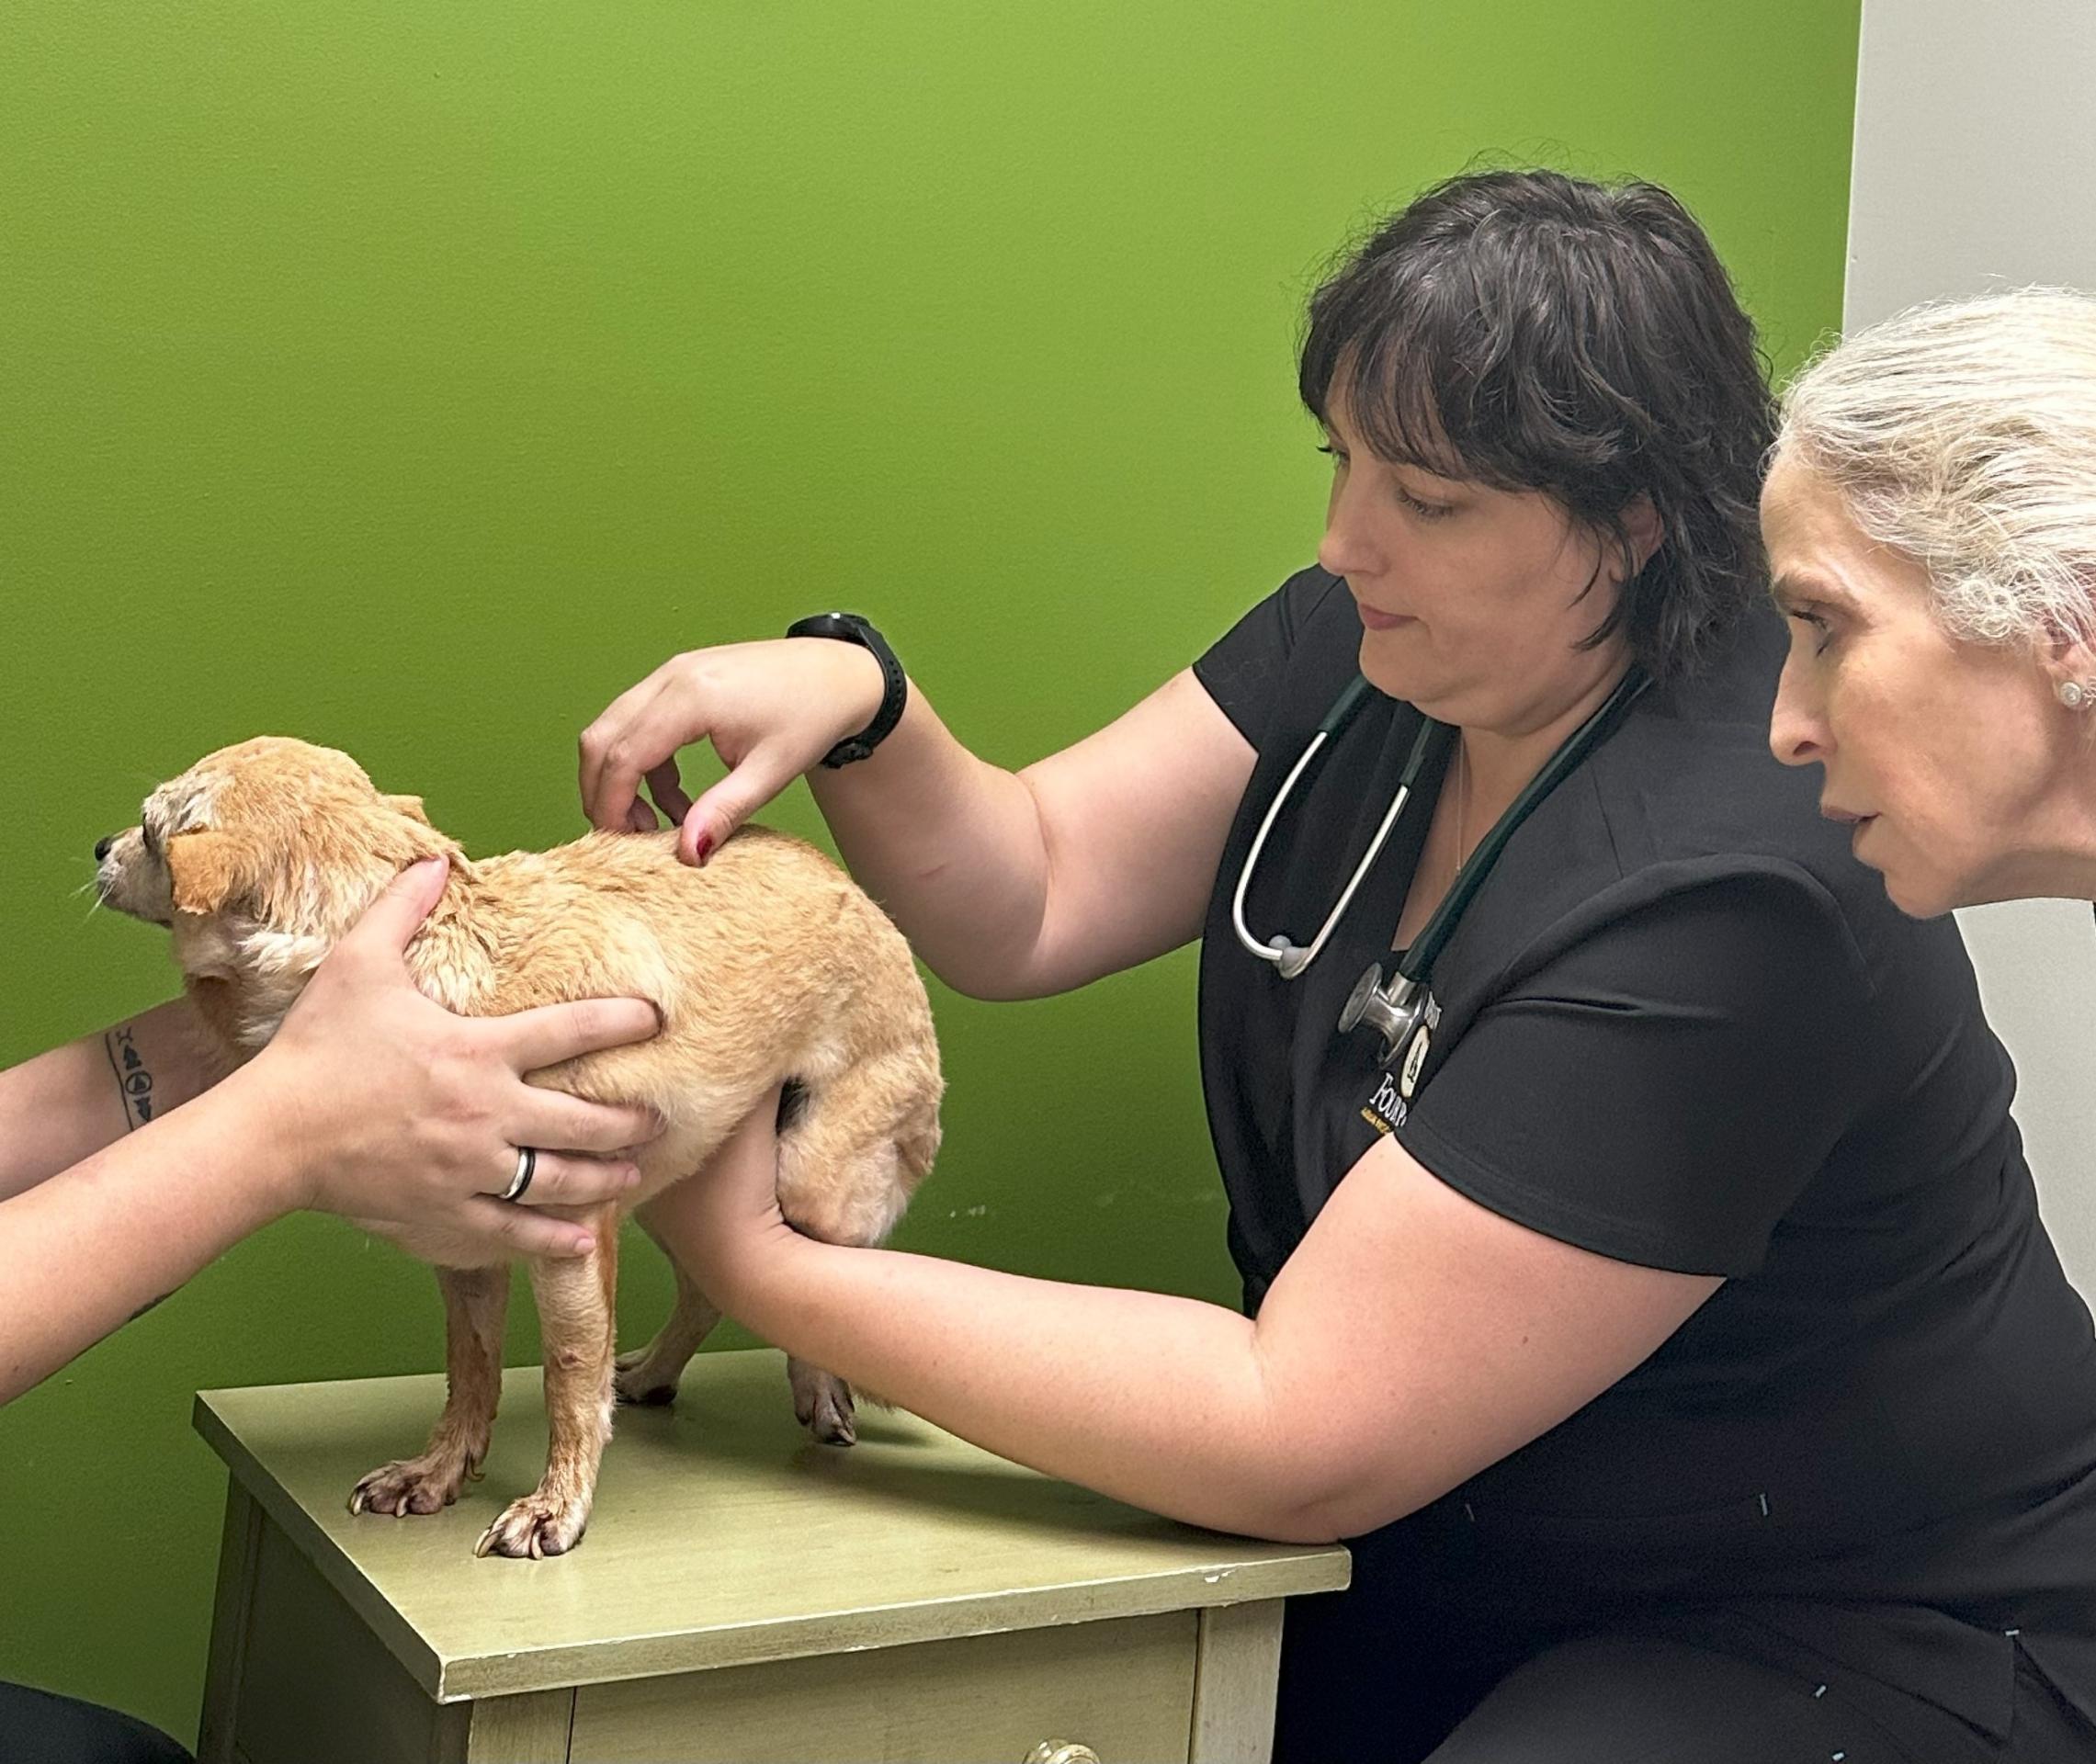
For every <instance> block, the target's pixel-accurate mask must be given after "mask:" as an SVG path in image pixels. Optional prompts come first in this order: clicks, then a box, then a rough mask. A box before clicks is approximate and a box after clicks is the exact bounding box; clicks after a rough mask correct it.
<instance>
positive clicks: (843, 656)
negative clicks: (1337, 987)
mask: <svg viewBox="0 0 2096 1764" xmlns="http://www.w3.org/2000/svg"><path fill="white" fill-rule="evenodd" d="M879 699H880V674H879V669H878V665H877V664H876V662H874V660H873V658H872V657H871V656H870V655H868V654H867V652H866V651H865V650H860V649H857V648H855V647H854V646H852V645H849V644H844V643H838V642H833V641H831V640H829V639H821V638H801V639H782V640H779V641H776V642H771V643H746V644H735V645H731V646H728V647H726V648H722V649H717V650H697V651H695V652H694V653H692V654H690V655H686V656H680V657H678V658H676V660H674V662H669V663H666V664H665V665H664V666H663V668H661V669H658V670H657V671H656V673H653V674H651V675H650V676H649V678H648V679H647V680H645V681H643V682H641V683H640V685H638V686H636V687H635V688H634V689H633V690H632V691H631V692H629V693H628V694H626V695H624V696H622V697H621V698H620V699H619V700H618V701H617V703H615V704H614V705H613V706H612V707H610V708H609V709H607V710H606V712H605V714H604V715H603V716H602V717H600V718H598V719H597V721H596V722H595V723H593V724H592V725H591V727H590V728H589V729H587V730H586V731H585V732H584V733H583V741H582V749H583V753H582V789H583V804H584V806H585V808H586V809H588V811H589V813H590V817H591V819H592V820H594V821H595V823H596V825H598V826H599V827H619V826H633V825H639V824H640V820H639V819H637V818H636V817H642V818H645V819H646V820H647V821H648V822H649V823H650V824H652V820H653V817H652V816H651V815H650V814H649V813H648V811H647V809H645V807H644V806H641V805H639V804H638V803H637V800H636V795H635V793H636V791H637V789H638V787H639V786H640V781H641V780H642V778H643V777H645V778H646V779H647V780H648V782H649V784H650V786H651V789H652V790H653V793H654V795H655V797H656V800H657V801H658V802H660V803H661V804H662V805H663V808H664V809H666V810H667V811H668V812H669V813H670V814H671V815H672V816H673V817H674V818H675V819H678V820H681V821H682V822H683V825H684V829H685V836H684V839H683V842H682V843H681V846H680V850H682V851H683V853H684V854H685V856H686V857H688V858H691V859H693V860H694V861H703V858H704V856H705V855H706V854H707V853H708V852H710V851H711V850H712V849H713V848H714V847H715V846H717V845H718V844H719V842H720V840H721V839H723V838H725V837H726V836H727V833H728V832H729V831H731V829H732V828H734V827H736V826H739V825H741V823H742V821H743V820H746V819H747V818H748V817H749V816H750V815H751V814H753V813H754V812H755V811H756V810H757V809H760V808H762V807H763V806H764V804H765V803H766V802H768V801H769V800H770V799H771V798H772V797H774V796H776V794H777V793H778V792H779V791H780V790H782V789H784V788H785V787H786V786H787V784H788V783H790V782H791V781H792V780H793V779H794V778H795V777H796V776H798V775H801V774H802V773H806V774H807V775H808V777H809V780H810V785H811V786H812V787H813V789H814V792H815V798H816V801H817V803H818V804H819V805H820V806H821V809H822V813H823V815H824V817H825V819H827V820H828V821H829V823H830V827H831V830H832V831H833V832H834V834H835V835H836V839H837V845H838V849H839V850H840V851H841V852H842V853H843V854H844V859H845V862H846V863H847V864H848V865H850V866H851V869H852V873H853V874H854V875H855V876H857V877H858V879H859V880H860V881H861V882H862V883H863V884H865V886H866V887H867V889H868V890H869V891H870V892H871V893H872V894H873V895H874V896H875V898H876V899H878V900H879V901H880V902H881V904H882V905H883V906H884V907H886V908H887V910H888V911H889V914H890V915H891V916H892V917H893V918H894V919H895V921H896V922H897V923H898V924H900V925H901V928H902V930H903V933H904V934H905V935H906V936H908V937H909V939H910V941H911V943H912V945H913V946H914V948H915V949H916V951H917V953H918V955H919V956H922V957H923V960H924V962H925V963H926V965H927V966H929V967H931V968H932V970H933V971H934V972H935V974H937V975H938V976H939V978H941V979H943V980H945V981H946V983H947V984H948V985H949V986H952V987H954V988H955V989H957V990H959V991H962V992H967V993H971V994H973V995H975V996H977V997H980V998H1037V997H1039V996H1041V995H1043V994H1045V993H1049V992H1058V991H1064V990H1067V989H1070V988H1072V987H1077V986H1082V985H1083V984H1084V983H1085V982H1086V981H1088V980H1092V979H1095V978H1098V977H1099V976H1101V975H1103V974H1109V973H1113V972H1115V971H1116V970H1118V969H1120V968H1124V967H1132V966H1134V965H1135V964H1137V963H1139V962H1142V961H1146V960H1148V959H1150V957H1151V956H1158V955H1161V954H1162V953H1163V952H1165V951H1166V950H1169V949H1174V948H1176V947H1178V946H1179V945H1180V944H1184V943H1187V942H1189V941H1191V940H1192V939H1193V938H1194V937H1195V936H1197V935H1198V934H1199V933H1200V928H1201V917H1202V912H1203V910H1204V908H1205V906H1206V903H1207V898H1208V893H1209V890H1210V888H1211V887H1212V886H1213V883H1214V880H1215V872H1216V865H1217V863H1218V860H1219V858H1220V856H1221V854H1222V848H1223V842H1224V840H1225V839H1226V837H1227V836H1228V834H1229V823H1230V818H1231V816H1232V814H1233V813H1234V812H1235V809H1236V807H1237V803H1238V799H1239V798H1240V797H1241V796H1242V794H1243V791H1244V786H1245V782H1246V780H1247V779H1248V778H1249V777H1250V776H1251V775H1252V760H1253V757H1254V755H1253V753H1252V748H1251V746H1250V744H1249V743H1248V742H1247V741H1245V740H1244V738H1243V737H1242V736H1241V735H1240V734H1239V733H1238V731H1237V729H1236V728H1235V727H1234V726H1233V725H1232V724H1231V722H1230V721H1229V718H1227V717H1225V716H1224V715H1223V713H1222V711H1221V710H1220V709H1219V708H1218V707H1217V706H1216V704H1215V702H1214V700H1212V699H1211V698H1210V697H1209V696H1208V695H1207V690H1206V689H1205V688H1204V687H1203V686H1202V685H1201V684H1200V683H1199V682H1198V681H1197V680H1196V679H1195V677H1194V675H1193V674H1192V673H1191V672H1182V673H1178V674H1176V675H1174V676H1173V678H1172V679H1171V680H1169V681H1168V682H1166V683H1165V684H1164V685H1162V686H1161V687H1160V688H1159V689H1158V690H1157V691H1156V692H1154V693H1152V694H1151V695H1150V696H1149V697H1147V698H1145V699H1144V700H1143V701H1142V702H1141V703H1140V704H1139V705H1137V706H1136V707H1134V708H1133V709H1132V710H1129V711H1128V712H1127V713H1126V714H1125V715H1123V716H1122V717H1120V718H1118V719H1116V721H1115V722H1113V723H1111V724H1109V725H1108V726H1107V727H1106V728H1105V729H1101V730H1099V731H1098V732H1097V733H1096V734H1094V735H1092V736H1090V737H1088V738H1087V739H1086V740H1084V741H1080V742H1078V743H1077V744H1076V745H1075V746H1073V747H1071V748H1068V749H1065V750H1064V751H1063V752H1059V753H1057V754H1055V755H1053V756H1051V757H1050V758H1048V759H1045V760H1042V761H1040V762H1039V763H1037V764H1034V765H1030V766H1028V767H1026V768H1025V770H1024V771H1021V772H1018V773H1012V772H1008V771H1005V770H1004V769H1003V768H1002V767H998V766H993V765H990V764H988V763H985V762H983V761H982V760H980V759H978V758H977V757H976V756H975V755H974V754H973V753H971V752H969V750H968V749H967V748H966V747H964V746H963V745H962V744H961V743H960V742H959V741H957V740H956V739H955V737H954V736H953V734H952V733H951V732H950V731H949V730H948V729H947V728H946V725H945V724H944V723H943V722H942V721H941V720H940V718H939V716H938V713H937V712H936V711H935V709H934V708H933V707H932V706H931V704H930V703H929V702H928V701H927V700H926V699H925V697H924V695H923V692H922V691H920V690H919V689H918V688H917V686H916V685H915V684H914V683H912V686H911V688H910V695H909V699H908V706H907V708H906V709H905V711H904V713H903V717H902V720H901V723H900V724H898V725H897V727H896V729H894V731H893V732H892V733H891V734H890V735H889V737H888V739H887V740H886V741H884V742H882V744H881V745H880V746H879V747H878V749H877V750H875V752H874V753H873V755H872V756H871V757H870V758H868V759H867V760H864V761H862V762H860V763H857V764H855V765H848V766H844V767H841V768H839V769H837V770H834V771H831V770H828V769H825V768H822V767H821V766H820V765H818V764H817V762H818V761H819V760H820V758H821V755H822V754H823V753H824V752H827V751H828V750H829V749H830V747H832V746H833V744H834V743H835V742H836V741H840V740H842V739H844V737H845V736H847V735H849V734H852V733H854V732H855V731H856V730H857V729H862V728H864V727H865V726H866V724H867V722H868V721H869V720H870V719H871V718H872V716H873V712H874V709H875V707H877V706H878V703H879ZM702 738H704V739H708V740H710V741H712V742H713V744H714V746H715V747H716V749H717V750H718V751H719V752H720V755H721V757H722V758H723V759H724V760H726V761H727V763H728V764H729V766H730V768H731V770H730V773H729V775H728V776H727V777H726V778H724V779H722V780H721V781H720V783H719V784H718V785H716V786H714V787H713V788H712V789H711V790H709V791H708V792H707V793H706V794H705V795H704V796H702V797H699V798H698V799H697V802H696V803H694V802H692V801H690V800H689V799H688V798H686V797H685V795H684V793H683V790H682V788H681V786H680V785H679V783H678V781H677V775H676V765H675V759H674V755H675V753H676V752H677V750H678V749H679V748H681V747H684V746H685V745H687V744H688V743H690V742H692V741H697V740H700V739H702Z"/></svg>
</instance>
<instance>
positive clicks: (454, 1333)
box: [349, 1263, 509, 1519]
mask: <svg viewBox="0 0 2096 1764" xmlns="http://www.w3.org/2000/svg"><path fill="white" fill-rule="evenodd" d="M436 1283H437V1285H438V1286H439V1287H440V1288H442V1290H443V1293H444V1361H445V1372H446V1374H447V1379H448V1391H447V1393H446V1395H445V1399H444V1413H443V1414H442V1415H441V1416H439V1417H438V1418H437V1422H436V1430H435V1431H434V1432H433V1433H431V1435H430V1436H429V1447H428V1450H426V1451H425V1452H424V1453H423V1454H422V1455H421V1456H420V1457H419V1458H405V1459H401V1460H397V1461H396V1462H394V1463H392V1464H382V1465H381V1466H380V1468H378V1469H376V1470H374V1471H372V1472H371V1474H370V1475H369V1476H366V1477H365V1478H364V1480H363V1481H361V1482H360V1483H358V1484H357V1487H356V1490H355V1492H354V1493H352V1494H351V1495H350V1497H349V1510H350V1511H351V1512H353V1513H365V1512H370V1513H391V1514H392V1515H393V1516H394V1518H396V1519H399V1518H402V1517H404V1516H405V1515H407V1514H409V1513H434V1512H437V1511H440V1510H442V1509H444V1508H446V1507H448V1506H449V1505H450V1504H451V1503H452V1502H453V1501H454V1500H456V1499H458V1498H459V1489H460V1488H461V1487H464V1485H465V1482H466V1479H467V1478H468V1477H469V1476H479V1475H480V1473H481V1463H482V1459H484V1458H485V1457H486V1456H487V1455H488V1435H489V1433H490V1432H491V1431H492V1430H493V1427H494V1420H495V1406H496V1405H497V1404H498V1403H499V1402H500V1401H501V1400H502V1337H503V1322H504V1318H505V1317H506V1316H507V1315H508V1311H509V1268H508V1265H507V1264H506V1263H504V1264H503V1265H500V1266H497V1267H493V1268H439V1269H438V1270H437V1271H436Z"/></svg>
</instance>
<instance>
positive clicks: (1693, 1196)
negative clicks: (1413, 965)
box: [1398, 873, 1877, 1276]
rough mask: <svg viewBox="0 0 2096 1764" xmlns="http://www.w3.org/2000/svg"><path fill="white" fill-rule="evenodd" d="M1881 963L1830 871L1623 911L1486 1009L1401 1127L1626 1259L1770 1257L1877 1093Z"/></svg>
mask: <svg viewBox="0 0 2096 1764" xmlns="http://www.w3.org/2000/svg"><path fill="white" fill-rule="evenodd" d="M1866 1000H1867V991H1866V980H1865V978H1864V972H1863V970H1862V967H1861V958H1860V957H1859V956H1858V955H1857V954H1856V950H1855V945H1854V944H1853V942H1852V940H1851V938H1850V937H1849V934H1848V931H1847V927H1846V925H1845V923H1844V922H1843V921H1842V919H1841V913H1840V909H1839V908H1838V907H1837V906H1836V904H1835V903H1834V901H1833V899H1832V898H1831V897H1830V895H1828V894H1827V892H1826V891H1825V890H1824V889H1823V888H1821V887H1820V885H1819V884H1818V883H1817V882H1816V881H1814V880H1812V879H1811V878H1810V877H1808V876H1804V875H1803V874H1802V873H1800V874H1799V875H1797V876H1796V877H1790V876H1771V875H1766V874H1756V875H1751V876H1739V875H1735V876H1728V877H1725V878H1721V879H1718V880H1716V881H1712V882H1707V883H1704V884H1701V885H1699V886H1695V887H1694V888H1686V889H1683V890H1682V891H1679V892H1675V893H1671V894H1668V895H1666V896H1663V897H1662V898H1660V899H1658V900H1656V901H1651V902H1648V903H1647V904H1644V905H1642V906H1639V907H1637V909H1635V910H1632V911H1629V912H1627V913H1626V914H1625V915H1624V916H1622V917H1620V918H1617V919H1614V920H1611V921H1608V922H1605V923H1603V925H1602V926H1601V927H1600V928H1599V929H1597V930H1595V931H1594V932H1592V933H1591V934H1588V935H1585V936H1582V937H1580V939H1579V940H1578V941H1576V942H1574V943H1573V944H1571V945H1570V946H1569V947H1568V948H1567V949H1566V950H1565V951H1563V953H1561V954H1559V955H1558V956H1555V957H1553V958H1551V959H1550V960H1548V961H1547V962H1546V963H1544V964H1543V965H1542V966H1540V967H1537V968H1535V970H1534V971H1533V972H1531V973H1529V974H1528V975H1527V976H1526V977H1525V978H1523V979H1522V980H1520V981H1519V982H1518V983H1517V984H1516V985H1515V986H1514V987H1513V988H1512V989H1510V990H1509V991H1508V992H1507V993H1505V994H1504V995H1502V996H1501V997H1500V998H1498V999H1496V1000H1495V1001H1493V1002H1492V1003H1490V1005H1489V1006H1487V1007H1486V1009H1484V1010H1483V1011H1481V1012H1479V1014H1478V1016H1477V1017H1476V1018H1475V1019H1474V1020H1473V1021H1472V1023H1470V1024H1469V1026H1468V1028H1467V1030H1466V1031H1465V1032H1464V1034H1463V1035H1462V1036H1461V1038H1460V1040H1459V1041H1458V1042H1457V1043H1456V1046H1454V1047H1453V1048H1451V1049H1449V1050H1448V1051H1447V1052H1446V1054H1445V1057H1444V1058H1443V1059H1442V1061H1441V1062H1440V1064H1439V1067H1438V1069H1430V1072H1429V1075H1428V1080H1427V1081H1426V1082H1424V1083H1423V1084H1422V1087H1421V1089H1420V1092H1419V1095H1418V1097H1417V1099H1416V1100H1415V1102H1414V1104H1413V1107H1412V1109H1411V1114H1410V1115H1409V1117H1408V1118H1407V1120H1406V1122H1405V1124H1404V1125H1403V1126H1402V1127H1401V1128H1399V1133H1398V1137H1399V1140H1400V1142H1401V1143H1402V1144H1403V1145H1404V1147H1405V1148H1406V1149H1407V1150H1408V1151H1410V1152H1411V1154H1412V1156H1413V1157H1414V1158H1416V1159H1418V1160H1419V1162H1420V1163H1421V1164H1422V1165H1423V1166H1424V1167H1425V1168H1426V1169H1427V1170H1431V1171H1432V1172H1433V1174H1434V1175H1435V1176H1437V1177H1439V1178H1440V1179H1441V1180H1442V1181H1443V1182H1446V1183H1447V1184H1448V1185H1449V1186H1450V1187H1452V1188H1454V1189H1456V1191H1458V1192H1459V1193H1463V1194H1466V1195H1467V1196H1469V1197H1470V1198H1471V1199H1472V1200H1475V1201H1477V1202H1479V1204H1482V1205H1485V1206H1488V1207H1490V1208H1491V1209H1492V1210H1493V1211H1494V1212H1496V1213H1499V1214H1501V1215H1502V1216H1505V1217H1507V1218H1511V1219H1513V1220H1515V1221H1517V1222H1518V1223H1520V1224H1523V1225H1526V1226H1528V1227H1532V1228H1533V1229H1535V1230H1538V1231H1541V1232H1544V1233H1546V1234H1547V1235H1548V1236H1551V1237H1554V1238H1559V1239H1561V1240H1562V1241H1564V1242H1567V1243H1572V1244H1576V1245H1578V1246H1580V1248H1582V1249H1587V1250H1594V1251H1595V1252H1597V1253H1598V1254H1601V1255H1605V1256H1611V1257H1614V1258H1615V1259H1616V1260H1618V1261H1632V1262H1638V1263H1641V1264H1644V1265H1646V1266H1649V1267H1657V1268H1667V1269H1672V1270H1676V1271H1679V1272H1692V1273H1710V1274H1723V1275H1727V1276H1735V1275H1742V1274H1749V1273H1752V1272H1754V1271H1755V1270H1756V1269H1758V1268H1759V1267H1760V1266H1761V1264H1762V1259H1763V1257H1764V1256H1765V1254H1766V1253H1767V1250H1768V1245H1769V1238H1770V1234H1771V1233H1772V1232H1773V1230H1774V1228H1775V1227H1776V1225H1777V1223H1778V1222H1779V1221H1780V1220H1781V1219H1782V1218H1783V1216H1784V1214H1785V1213H1786V1212H1787V1211H1788V1210H1789V1209H1790V1208H1791V1206H1792V1205H1793V1204H1795V1203H1796V1200H1797V1198H1798V1196H1799V1194H1800V1193H1803V1191H1804V1189H1805V1186H1806V1184H1807V1182H1810V1181H1811V1179H1812V1177H1813V1176H1814V1174H1815V1173H1816V1172H1817V1171H1818V1170H1819V1169H1820V1168H1821V1167H1822V1166H1823V1165H1824V1164H1825V1163H1826V1162H1827V1160H1828V1156H1829V1154H1830V1151H1831V1150H1832V1148H1833V1147H1834V1145H1835V1142H1836V1141H1837V1140H1839V1139H1840V1138H1841V1135H1842V1133H1843V1132H1844V1131H1845V1130H1846V1128H1847V1126H1848V1125H1849V1124H1850V1123H1851V1122H1852V1121H1853V1120H1854V1119H1855V1118H1856V1117H1857V1115H1858V1114H1860V1113H1861V1111H1862V1110H1863V1108H1864V1106H1865V1097H1866V1092H1867V1090H1868V1088H1869V1087H1870V1086H1871V1085H1873V1084H1874V1083H1875V1080H1874V1078H1873V1076H1872V1074H1873V1072H1874V1071H1875V1066H1876V1063H1877V1050H1876V1049H1875V1047H1874V1046H1872V1045H1871V1044H1870V1041H1869V1039H1868V1037H1867V1036H1865V1035H1864V1034H1863V1032H1862V1030H1861V1027H1860V1025H1861V1024H1862V1023H1864V1021H1865V1020H1866V1019H1865V1015H1864V1005H1865V1002H1866Z"/></svg>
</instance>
